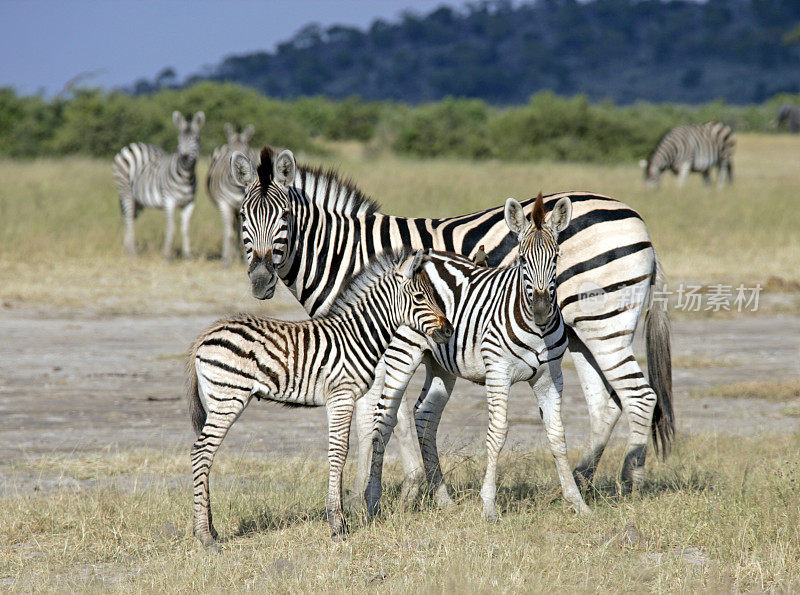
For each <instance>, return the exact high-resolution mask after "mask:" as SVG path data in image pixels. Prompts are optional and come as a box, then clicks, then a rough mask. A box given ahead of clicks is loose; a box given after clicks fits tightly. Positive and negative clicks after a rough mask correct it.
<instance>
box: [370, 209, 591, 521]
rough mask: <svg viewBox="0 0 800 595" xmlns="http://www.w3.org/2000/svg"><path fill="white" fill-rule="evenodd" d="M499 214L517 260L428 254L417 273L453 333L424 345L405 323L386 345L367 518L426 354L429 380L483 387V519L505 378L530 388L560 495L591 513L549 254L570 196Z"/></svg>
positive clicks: (499, 439) (491, 499)
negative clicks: (567, 424) (484, 261)
mask: <svg viewBox="0 0 800 595" xmlns="http://www.w3.org/2000/svg"><path fill="white" fill-rule="evenodd" d="M505 215H506V222H507V224H508V227H509V229H510V230H511V231H512V233H514V235H515V236H516V237H517V238H518V239H519V258H518V259H517V261H516V262H515V263H514V264H513V265H510V266H507V267H499V268H493V269H487V268H485V267H479V266H476V265H475V264H473V263H472V262H471V261H470V260H469V259H466V258H464V257H461V256H450V255H447V253H441V252H430V253H429V258H428V262H426V263H425V265H424V270H425V271H426V272H427V274H428V278H430V279H431V283H432V286H433V289H434V291H435V292H436V293H437V294H438V301H439V303H442V304H444V310H445V316H447V319H448V320H450V321H452V323H453V327H454V329H455V332H454V334H453V336H452V337H451V338H450V341H448V342H447V343H446V344H442V345H435V346H430V345H429V343H428V341H427V340H426V337H425V336H423V335H419V334H417V333H414V332H413V331H411V330H408V331H406V332H403V333H398V335H397V336H396V337H395V338H394V339H393V340H392V342H391V344H390V345H389V348H388V349H387V351H386V355H385V357H384V362H385V374H384V383H383V384H384V389H383V393H382V395H381V398H380V401H379V402H378V404H377V406H376V407H375V413H374V415H375V429H374V430H373V435H372V445H373V451H372V455H371V457H370V459H371V461H372V465H371V470H370V480H369V484H368V487H367V491H366V499H367V511H368V513H369V514H370V515H374V514H376V513H377V511H378V509H379V507H378V505H379V498H380V493H381V469H382V465H383V452H384V450H385V446H386V443H387V442H388V440H389V436H390V435H391V432H392V430H393V428H394V426H395V424H396V421H397V411H398V409H399V407H400V402H401V399H402V396H403V393H404V392H405V390H406V387H407V386H408V382H409V381H410V380H411V377H412V376H413V374H414V372H415V371H416V369H417V367H418V366H419V364H420V363H421V361H422V359H423V357H425V358H428V361H427V363H426V366H427V367H428V368H431V367H433V368H434V369H435V370H436V372H435V381H436V382H439V383H441V384H443V385H446V386H448V387H450V388H452V386H453V384H454V383H455V380H456V377H461V378H465V379H467V380H471V381H472V382H477V383H478V384H482V385H485V386H486V397H487V402H488V406H489V429H488V432H487V435H486V449H487V453H488V457H487V465H486V475H485V478H484V482H483V487H482V489H481V498H482V499H483V514H484V516H485V517H486V518H487V519H488V520H496V519H497V512H496V509H495V495H496V493H497V487H496V477H497V459H498V456H499V454H500V450H501V449H502V447H503V445H504V444H505V440H506V434H507V431H508V416H507V411H508V393H509V390H510V389H511V386H512V384H514V383H516V382H523V381H524V382H528V383H529V384H530V385H531V388H533V391H534V394H535V395H536V400H537V404H538V407H539V414H540V415H541V417H542V420H543V422H544V425H545V433H546V435H547V440H548V442H549V444H550V450H551V452H552V454H553V458H554V459H555V462H556V470H557V471H558V476H559V480H560V483H561V489H562V492H563V494H564V497H565V499H566V500H567V501H568V502H569V503H570V504H572V506H573V507H574V508H575V510H576V511H577V512H579V513H581V514H589V513H590V512H591V511H590V509H589V507H588V506H586V503H585V502H584V501H583V498H582V497H581V493H580V490H579V489H578V486H577V485H576V483H575V478H574V477H573V475H572V471H571V468H570V466H569V461H568V459H567V444H566V439H565V437H564V426H563V424H562V422H561V391H562V388H563V379H562V376H561V359H562V357H563V356H564V352H565V351H566V350H567V333H566V327H565V325H564V320H563V318H562V316H561V312H560V310H559V308H558V304H557V303H556V295H555V294H556V257H557V255H558V239H557V238H558V234H559V233H560V232H562V231H564V229H566V227H567V225H568V224H569V220H570V217H571V216H572V208H571V204H570V200H569V197H566V196H565V197H563V198H561V199H559V201H558V202H557V203H556V205H555V206H554V207H553V210H552V211H551V212H550V216H549V217H548V218H547V219H545V211H544V202H543V201H542V195H541V194H540V195H539V197H538V199H537V200H536V202H535V204H534V208H533V212H532V221H529V220H528V219H527V218H526V216H525V213H524V211H523V208H522V205H521V204H519V203H518V202H517V201H516V200H514V199H513V198H509V199H508V200H507V201H506V206H505ZM426 434H427V428H422V429H421V431H420V432H419V435H420V438H421V439H422V440H423V441H424V440H425V439H430V438H431V436H427V435H426ZM424 450H425V449H424V448H423V451H424Z"/></svg>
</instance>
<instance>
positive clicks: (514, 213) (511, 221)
mask: <svg viewBox="0 0 800 595" xmlns="http://www.w3.org/2000/svg"><path fill="white" fill-rule="evenodd" d="M506 225H508V228H509V229H510V230H511V231H512V233H514V234H516V235H519V234H521V233H522V232H523V231H525V229H526V228H527V227H528V225H529V223H528V219H527V218H526V217H525V211H524V210H523V209H522V205H521V204H519V202H518V201H517V200H515V199H513V198H507V199H506Z"/></svg>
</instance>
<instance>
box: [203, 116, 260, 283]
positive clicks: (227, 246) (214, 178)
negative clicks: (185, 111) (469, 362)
mask: <svg viewBox="0 0 800 595" xmlns="http://www.w3.org/2000/svg"><path fill="white" fill-rule="evenodd" d="M253 131H254V128H253V126H252V124H251V125H248V126H247V128H245V129H244V130H243V131H242V132H240V133H237V132H236V130H234V128H233V126H231V125H230V124H225V135H226V136H227V137H228V144H226V145H221V146H219V147H217V148H216V149H214V152H213V153H212V154H211V162H210V164H209V166H208V179H207V180H206V187H207V188H208V197H209V198H210V199H211V202H212V203H214V206H215V207H216V208H217V210H218V211H219V215H220V218H221V219H222V266H225V267H227V266H230V264H231V261H232V260H233V258H234V257H235V255H237V254H239V253H240V251H239V244H240V241H239V240H240V236H241V232H242V224H241V219H240V217H239V210H240V209H241V208H242V200H243V199H244V190H245V189H244V188H243V187H242V186H239V184H237V183H236V181H235V180H234V179H233V175H232V174H231V157H232V156H233V154H234V152H235V151H239V152H240V153H242V154H244V155H245V156H246V157H248V158H249V159H250V161H252V162H253V163H258V153H257V152H256V151H254V150H253V149H251V148H250V147H249V146H248V144H247V143H248V142H249V141H250V137H252V136H253Z"/></svg>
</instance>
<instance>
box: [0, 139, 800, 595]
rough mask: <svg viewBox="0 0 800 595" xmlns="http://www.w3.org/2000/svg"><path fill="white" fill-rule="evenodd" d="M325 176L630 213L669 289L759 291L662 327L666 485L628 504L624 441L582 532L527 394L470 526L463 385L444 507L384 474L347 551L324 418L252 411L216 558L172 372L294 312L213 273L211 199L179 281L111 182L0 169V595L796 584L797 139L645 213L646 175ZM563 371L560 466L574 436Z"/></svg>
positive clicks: (470, 166) (753, 146) (450, 207)
mask: <svg viewBox="0 0 800 595" xmlns="http://www.w3.org/2000/svg"><path fill="white" fill-rule="evenodd" d="M326 161H328V162H331V163H335V164H337V165H338V166H339V167H340V169H341V170H342V171H343V172H345V173H346V174H347V175H349V176H352V177H353V178H354V179H355V180H357V181H358V183H359V185H360V186H361V187H362V188H363V189H364V190H365V191H366V192H367V193H369V194H371V195H372V196H373V197H375V198H377V199H378V200H379V201H380V202H381V204H382V205H383V208H384V211H386V212H389V213H395V214H401V215H429V216H441V215H447V214H459V213H464V212H468V211H472V210H476V209H480V208H485V207H488V206H492V205H495V204H498V203H500V202H502V200H503V199H504V198H505V197H506V196H515V197H517V198H526V197H528V196H531V195H533V194H535V193H536V192H538V191H539V190H542V191H544V192H545V193H548V192H555V191H561V190H572V189H575V190H592V191H596V192H600V193H605V194H608V195H611V196H614V197H617V198H620V199H622V200H624V201H625V202H627V203H629V204H631V205H632V206H634V207H635V208H636V209H637V210H638V211H639V212H640V213H641V214H642V215H643V216H644V218H645V221H646V222H647V223H648V226H649V229H650V231H651V234H652V236H653V241H654V244H655V246H656V247H657V249H658V251H659V255H660V257H661V259H662V261H663V263H664V267H665V269H666V271H667V273H668V276H669V282H670V286H671V287H672V288H673V289H674V288H677V287H678V286H679V284H681V283H693V284H702V285H705V286H710V285H713V284H719V283H722V284H727V285H731V286H734V287H735V286H736V285H738V284H740V283H741V284H744V285H745V286H748V287H751V286H755V285H756V284H757V283H760V284H761V285H762V286H763V287H764V288H765V289H764V291H763V292H762V294H761V300H760V304H759V311H758V312H755V313H753V312H744V313H737V312H725V311H722V312H717V313H714V312H708V311H702V312H698V313H687V312H683V311H680V310H678V309H675V308H673V309H672V313H673V320H674V325H673V356H674V359H673V361H674V365H675V371H674V382H675V391H676V399H675V407H676V414H677V423H678V431H679V435H678V438H677V443H676V446H675V450H674V451H673V453H672V456H671V457H670V458H669V459H668V460H667V461H666V462H659V461H657V460H656V459H655V457H653V456H651V457H650V459H649V461H648V472H647V482H646V486H645V489H644V490H642V492H641V493H640V494H638V495H635V496H632V497H626V498H619V497H618V496H617V495H616V485H615V482H614V480H615V477H616V474H617V471H618V464H619V462H620V461H621V459H622V452H623V446H622V444H623V443H622V440H623V439H624V436H625V432H624V431H618V432H617V433H616V434H615V438H614V441H613V443H612V447H611V449H610V450H609V452H608V453H607V454H606V455H605V457H604V460H603V464H602V465H601V468H600V470H599V472H598V473H599V475H598V481H597V484H596V486H595V489H594V490H593V491H591V492H589V493H588V494H587V500H588V501H589V504H590V506H592V508H593V509H594V510H595V513H596V514H595V515H594V516H593V517H592V518H590V519H582V518H578V517H576V516H575V515H573V514H572V513H571V512H569V511H568V510H567V508H566V507H565V506H564V505H563V503H562V501H561V500H560V498H559V491H558V489H557V481H556V477H555V473H554V469H553V465H552V460H551V457H550V455H549V453H548V452H547V449H546V446H545V441H544V438H543V434H542V432H541V426H540V424H539V422H538V419H537V416H536V415H535V414H534V411H535V406H534V403H533V401H532V399H531V398H530V395H529V394H527V393H526V391H524V390H522V389H517V390H516V391H515V392H514V394H513V395H512V402H511V410H510V423H511V431H510V434H509V442H508V445H507V447H506V451H505V453H504V455H503V457H502V458H501V468H500V483H501V489H500V492H499V501H500V508H501V510H502V511H503V515H502V518H501V520H500V521H499V523H497V524H492V525H488V524H486V523H484V522H483V520H482V519H481V516H480V499H479V496H478V491H479V489H480V481H481V474H482V468H483V453H482V435H483V432H484V431H485V423H486V420H485V405H484V402H483V396H482V389H481V388H480V387H474V386H471V385H468V384H467V383H459V384H458V385H457V387H456V392H455V394H454V397H453V400H452V401H451V404H450V406H449V407H448V409H447V411H446V412H445V417H444V421H443V426H442V429H441V436H442V442H443V450H444V453H445V455H444V464H445V468H446V474H447V480H448V482H449V484H450V485H451V486H452V489H453V493H454V496H455V498H456V500H457V502H458V506H456V507H455V508H453V509H451V510H446V511H439V510H435V509H433V508H432V507H430V506H429V505H428V504H427V503H426V502H424V501H423V502H421V503H420V506H419V507H418V508H417V509H416V510H414V511H402V510H399V507H398V506H397V502H396V493H397V486H398V485H399V482H400V480H401V473H400V470H399V468H398V465H397V463H396V461H391V462H390V470H389V473H388V474H387V486H388V490H387V492H388V493H387V494H386V496H385V506H384V510H385V514H384V516H383V517H382V518H381V519H379V520H378V521H377V522H375V523H373V524H366V523H365V522H364V521H363V520H362V519H359V518H357V517H353V518H352V519H351V529H352V530H353V531H352V535H351V537H350V539H349V540H348V541H347V542H345V543H340V544H334V543H332V542H331V541H330V540H329V537H328V529H327V524H326V522H325V520H324V498H325V486H326V480H325V478H326V474H327V470H326V464H325V460H324V453H325V441H326V437H325V416H324V412H323V411H321V410H311V411H296V410H287V409H284V408H281V407H279V406H275V405H269V404H263V403H257V404H255V406H253V407H251V408H250V409H248V411H247V412H246V413H245V414H244V415H243V416H242V418H241V419H240V420H239V421H238V422H237V424H236V425H235V426H234V428H233V430H232V431H231V434H230V435H229V436H228V438H227V439H226V442H225V447H223V449H222V451H221V453H220V456H219V457H218V458H217V461H216V463H215V465H214V471H213V479H212V486H213V487H212V497H213V499H214V509H215V521H216V524H217V527H218V528H219V529H220V532H221V534H222V535H223V536H225V537H226V538H227V541H226V542H225V543H224V546H223V554H222V555H221V556H216V557H215V556H209V555H207V554H206V553H205V552H203V551H201V550H200V548H199V547H198V546H197V545H196V543H195V542H194V539H193V538H192V536H191V530H190V516H191V509H190V500H191V487H190V477H189V469H188V447H189V444H190V443H191V440H192V435H191V432H190V429H189V423H188V419H187V415H186V413H185V405H184V403H183V401H182V398H181V394H182V383H183V365H184V360H183V358H184V354H185V351H186V349H187V347H188V344H189V342H190V341H191V340H192V338H193V337H194V336H195V335H196V334H197V333H199V331H200V330H201V329H202V328H203V327H204V326H206V325H207V324H208V323H209V322H211V321H212V320H213V319H214V318H217V317H219V316H221V315H224V314H226V313H229V312H232V311H239V310H248V311H255V312H258V313H263V314H269V315H276V316H289V317H296V316H301V315H302V312H301V311H300V310H299V309H298V308H297V306H296V304H293V303H292V301H291V298H290V297H288V296H287V295H286V293H285V292H284V293H283V294H281V296H280V299H277V300H275V301H272V302H269V303H256V302H255V301H254V300H252V298H250V296H249V293H248V287H247V283H246V280H245V276H244V269H243V267H241V266H235V267H232V268H231V269H228V270H223V269H222V268H221V266H220V261H219V252H220V248H219V237H220V235H219V222H218V217H217V216H216V214H215V213H214V212H213V210H212V208H211V205H210V203H209V201H208V199H207V197H206V194H205V189H204V188H203V187H202V184H201V188H200V191H199V196H198V207H197V209H196V212H195V217H194V225H193V230H192V239H193V244H194V248H195V254H196V258H195V259H194V260H192V261H191V262H183V261H180V260H177V261H173V262H171V263H165V262H163V260H162V259H161V256H160V248H161V240H162V237H163V236H162V234H163V219H162V215H161V213H158V212H145V213H144V214H143V216H142V217H141V218H140V220H139V221H138V222H137V240H138V244H139V247H140V250H141V252H142V256H141V257H140V258H139V259H138V260H135V261H131V260H129V259H127V258H126V257H124V256H123V251H122V245H121V244H122V241H121V237H122V225H121V221H120V217H119V212H118V207H117V202H116V193H115V189H114V187H113V183H112V180H111V175H110V167H109V163H108V162H106V161H97V160H89V159H77V158H75V159H63V160H40V161H33V162H29V161H24V162H23V161H1V162H0V304H2V307H1V308H0V329H2V331H1V332H2V335H0V336H2V338H3V341H2V342H0V412H2V414H3V418H4V423H3V424H2V426H0V438H2V439H1V440H0V478H1V481H0V543H2V547H0V587H2V588H4V589H8V588H19V589H23V590H32V589H41V588H48V589H72V588H80V589H95V588H104V589H107V588H113V589H124V590H146V591H152V590H156V589H163V590H170V591H172V590H201V589H202V590H206V589H219V590H222V589H225V590H227V589H247V588H252V589H258V590H265V589H278V590H286V591H300V590H315V591H321V590H343V589H347V590H353V591H371V590H376V589H378V588H380V589H382V590H388V591H393V592H394V591H406V590H410V589H423V590H431V591H442V592H450V591H455V590H462V591H464V590H467V591H473V590H490V589H491V590H498V589H499V590H507V591H520V590H562V589H567V590H580V591H620V590H625V591H642V590H652V591H676V590H686V591H688V590H697V589H705V590H712V589H713V590H718V589H725V590H781V591H792V590H797V589H798V587H800V583H798V578H797V577H798V576H800V529H798V527H800V485H799V484H800V482H799V481H798V471H799V469H798V465H799V463H798V457H797V454H798V447H800V432H798V430H799V429H800V366H799V365H798V363H797V362H798V357H799V356H800V293H798V292H800V282H799V281H798V277H800V275H798V273H797V271H798V270H800V267H799V266H798V265H800V234H798V232H797V230H798V228H800V209H798V198H797V196H798V193H799V192H800V172H798V165H800V138H796V137H790V136H756V135H752V136H741V137H740V139H739V148H738V155H737V159H736V163H735V165H736V169H735V175H736V183H735V185H734V186H733V187H732V188H726V189H725V190H723V191H720V190H717V189H716V188H713V187H712V188H706V187H704V186H703V185H702V183H701V181H700V179H699V177H697V178H695V177H692V178H690V181H689V183H688V184H687V187H686V188H685V189H684V190H683V191H682V192H679V191H677V189H676V188H675V179H674V178H673V177H672V176H671V175H670V176H667V177H666V179H665V180H664V182H663V184H662V188H661V189H660V190H659V191H657V192H645V191H644V190H643V188H642V184H641V176H640V172H639V170H638V168H636V167H635V165H618V166H588V165H577V164H561V163H500V162H478V163H473V162H468V161H457V160H432V161H421V160H410V159H400V158H397V157H393V156H389V155H378V156H373V157H364V155H363V152H362V149H361V148H360V147H358V146H355V145H340V146H336V147H332V156H331V157H329V158H327V159H326ZM205 163H206V162H205V160H204V161H203V163H202V164H201V167H200V168H199V172H198V173H199V179H200V180H201V181H202V180H204V176H205ZM639 351H640V352H641V351H643V350H641V349H640V350H639ZM565 368H566V370H565V377H566V389H565V404H564V416H565V424H566V426H567V429H568V438H569V440H570V445H571V447H572V448H571V457H572V459H573V460H575V459H576V457H577V454H578V451H579V447H580V445H581V442H582V440H583V438H584V437H585V435H586V432H587V429H588V424H587V421H586V413H585V405H584V403H583V398H582V395H581V393H580V388H579V386H578V383H577V379H576V376H575V374H574V371H573V370H572V369H571V365H570V363H569V362H568V361H567V362H566V364H565ZM416 382H417V385H418V384H419V378H417V379H416ZM620 425H623V424H620ZM621 430H624V428H621ZM390 451H391V445H390Z"/></svg>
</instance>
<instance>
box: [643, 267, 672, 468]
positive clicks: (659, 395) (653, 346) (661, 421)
mask: <svg viewBox="0 0 800 595" xmlns="http://www.w3.org/2000/svg"><path fill="white" fill-rule="evenodd" d="M665 288H666V279H665V277H664V271H663V270H662V269H661V263H660V262H658V258H656V270H655V271H654V274H653V278H652V279H651V281H650V299H649V300H648V305H647V313H646V314H645V318H644V332H645V344H646V350H647V377H648V380H649V382H650V386H651V387H652V389H653V391H654V392H655V393H656V406H655V409H654V411H653V421H652V426H651V431H652V434H653V443H654V444H655V449H656V454H658V455H660V456H661V458H662V459H666V458H667V457H668V456H669V453H670V450H671V449H672V440H673V438H674V436H675V414H674V412H673V410H672V353H671V348H670V321H669V313H668V311H667V303H666V300H657V301H655V300H654V299H653V298H654V296H653V293H654V291H661V290H664V289H665Z"/></svg>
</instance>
